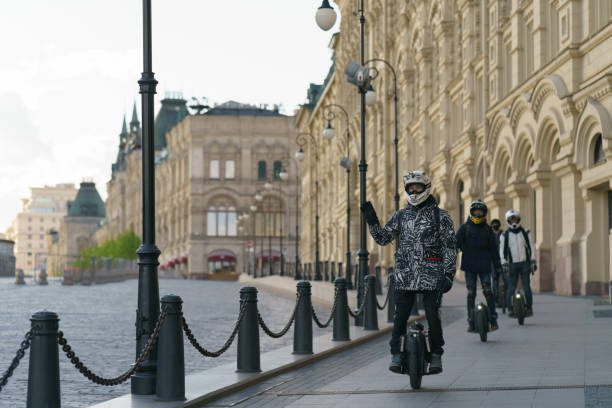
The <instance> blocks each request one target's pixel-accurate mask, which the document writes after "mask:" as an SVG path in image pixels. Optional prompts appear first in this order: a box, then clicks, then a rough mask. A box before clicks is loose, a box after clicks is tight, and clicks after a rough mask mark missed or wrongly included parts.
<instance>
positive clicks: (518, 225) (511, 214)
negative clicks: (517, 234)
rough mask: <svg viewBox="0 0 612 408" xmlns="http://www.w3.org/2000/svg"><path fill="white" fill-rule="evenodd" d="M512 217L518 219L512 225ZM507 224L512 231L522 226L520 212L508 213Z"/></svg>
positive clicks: (509, 211) (510, 211) (512, 211)
mask: <svg viewBox="0 0 612 408" xmlns="http://www.w3.org/2000/svg"><path fill="white" fill-rule="evenodd" d="M512 217H516V219H517V221H516V222H513V223H510V218H512ZM506 223H507V224H508V226H509V227H510V228H512V229H517V228H518V227H520V226H521V214H520V213H519V212H518V210H508V211H506Z"/></svg>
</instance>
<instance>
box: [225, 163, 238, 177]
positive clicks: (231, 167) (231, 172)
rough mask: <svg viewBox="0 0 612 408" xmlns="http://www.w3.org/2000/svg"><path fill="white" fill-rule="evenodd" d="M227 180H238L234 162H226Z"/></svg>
mask: <svg viewBox="0 0 612 408" xmlns="http://www.w3.org/2000/svg"><path fill="white" fill-rule="evenodd" d="M225 178H226V179H235V178H236V163H235V162H234V161H233V160H226V161H225Z"/></svg>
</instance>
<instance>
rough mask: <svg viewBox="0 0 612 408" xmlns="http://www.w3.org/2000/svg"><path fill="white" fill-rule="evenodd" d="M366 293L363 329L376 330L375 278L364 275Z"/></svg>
mask: <svg viewBox="0 0 612 408" xmlns="http://www.w3.org/2000/svg"><path fill="white" fill-rule="evenodd" d="M364 283H365V286H366V287H367V288H368V293H367V295H366V299H365V310H364V311H363V314H364V317H363V329H364V330H378V312H377V310H376V277H375V276H372V275H366V277H365V279H364Z"/></svg>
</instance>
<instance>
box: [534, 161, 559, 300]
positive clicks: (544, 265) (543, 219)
mask: <svg viewBox="0 0 612 408" xmlns="http://www.w3.org/2000/svg"><path fill="white" fill-rule="evenodd" d="M550 179H551V174H550V172H536V173H533V174H530V175H529V176H528V177H527V182H528V183H529V185H530V186H531V188H532V189H533V190H534V191H535V192H536V203H535V207H536V216H535V225H534V227H535V229H536V231H537V234H536V235H535V238H534V237H533V236H532V238H533V239H534V240H535V242H534V245H535V251H536V263H537V265H538V270H537V272H536V275H535V279H533V280H532V286H533V289H534V290H536V291H540V292H549V291H552V290H554V268H553V266H554V257H553V251H554V245H555V243H554V242H553V239H554V237H553V229H552V228H551V227H552V223H553V222H559V220H556V219H554V217H553V211H552V209H553V203H552V192H551V180H550Z"/></svg>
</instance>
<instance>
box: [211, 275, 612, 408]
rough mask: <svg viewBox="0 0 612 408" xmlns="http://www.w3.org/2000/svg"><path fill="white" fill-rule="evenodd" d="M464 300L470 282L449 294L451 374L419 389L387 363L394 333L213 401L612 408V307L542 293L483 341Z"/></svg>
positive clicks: (447, 369) (427, 380) (447, 363)
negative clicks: (522, 316) (530, 311)
mask: <svg viewBox="0 0 612 408" xmlns="http://www.w3.org/2000/svg"><path fill="white" fill-rule="evenodd" d="M279 279H282V278H279ZM285 279H286V278H285ZM479 296H480V294H479ZM465 299H466V291H465V286H464V285H462V284H456V285H455V287H454V288H453V290H452V291H451V292H450V293H449V294H447V295H446V296H445V298H444V304H443V309H442V313H443V317H442V318H443V324H444V336H445V340H446V345H445V354H444V356H443V363H444V372H443V373H442V374H440V375H436V376H427V377H424V378H423V385H422V387H423V388H422V389H421V390H419V391H412V390H411V389H410V385H409V378H408V377H407V376H404V375H398V374H394V373H391V372H390V371H388V369H387V366H388V363H389V354H388V345H387V342H388V336H385V337H384V338H381V339H378V340H374V341H372V342H370V343H368V344H365V345H362V346H360V347H359V348H357V349H353V350H348V351H345V352H342V353H340V354H338V355H335V356H333V357H330V358H328V359H325V360H324V361H320V362H317V363H315V364H313V365H310V366H308V367H303V368H300V369H299V370H295V371H292V372H289V373H286V374H283V375H280V376H277V377H274V378H271V379H268V380H267V381H265V382H263V383H260V384H258V385H257V386H254V387H251V388H248V389H245V390H243V391H241V392H240V393H238V394H234V395H230V396H228V397H225V398H223V399H220V400H217V401H215V402H213V403H211V404H209V405H207V406H214V407H228V406H236V407H259V406H261V407H264V406H265V407H275V406H278V407H295V408H297V407H310V406H319V407H385V408H388V407H400V406H401V407H407V406H413V407H431V408H446V407H449V408H450V407H453V408H461V407H470V408H472V407H521V408H522V407H555V408H559V407H567V408H580V407H588V408H591V407H612V387H611V385H610V384H612V353H610V352H609V350H610V344H611V339H612V306H610V305H609V304H605V303H604V304H601V305H597V304H598V303H601V302H597V301H596V300H595V299H593V298H584V297H563V296H555V295H547V294H536V295H535V300H534V316H533V317H530V318H527V319H526V320H525V325H524V326H519V324H518V322H517V320H516V319H511V318H509V317H507V316H504V315H503V314H501V313H500V318H499V324H500V329H499V330H498V331H496V332H492V333H489V340H488V342H486V343H482V342H481V341H480V339H479V336H478V335H477V334H471V333H466V328H467V323H466V319H465V317H466V315H465V303H466V300H465ZM596 316H601V317H596Z"/></svg>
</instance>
